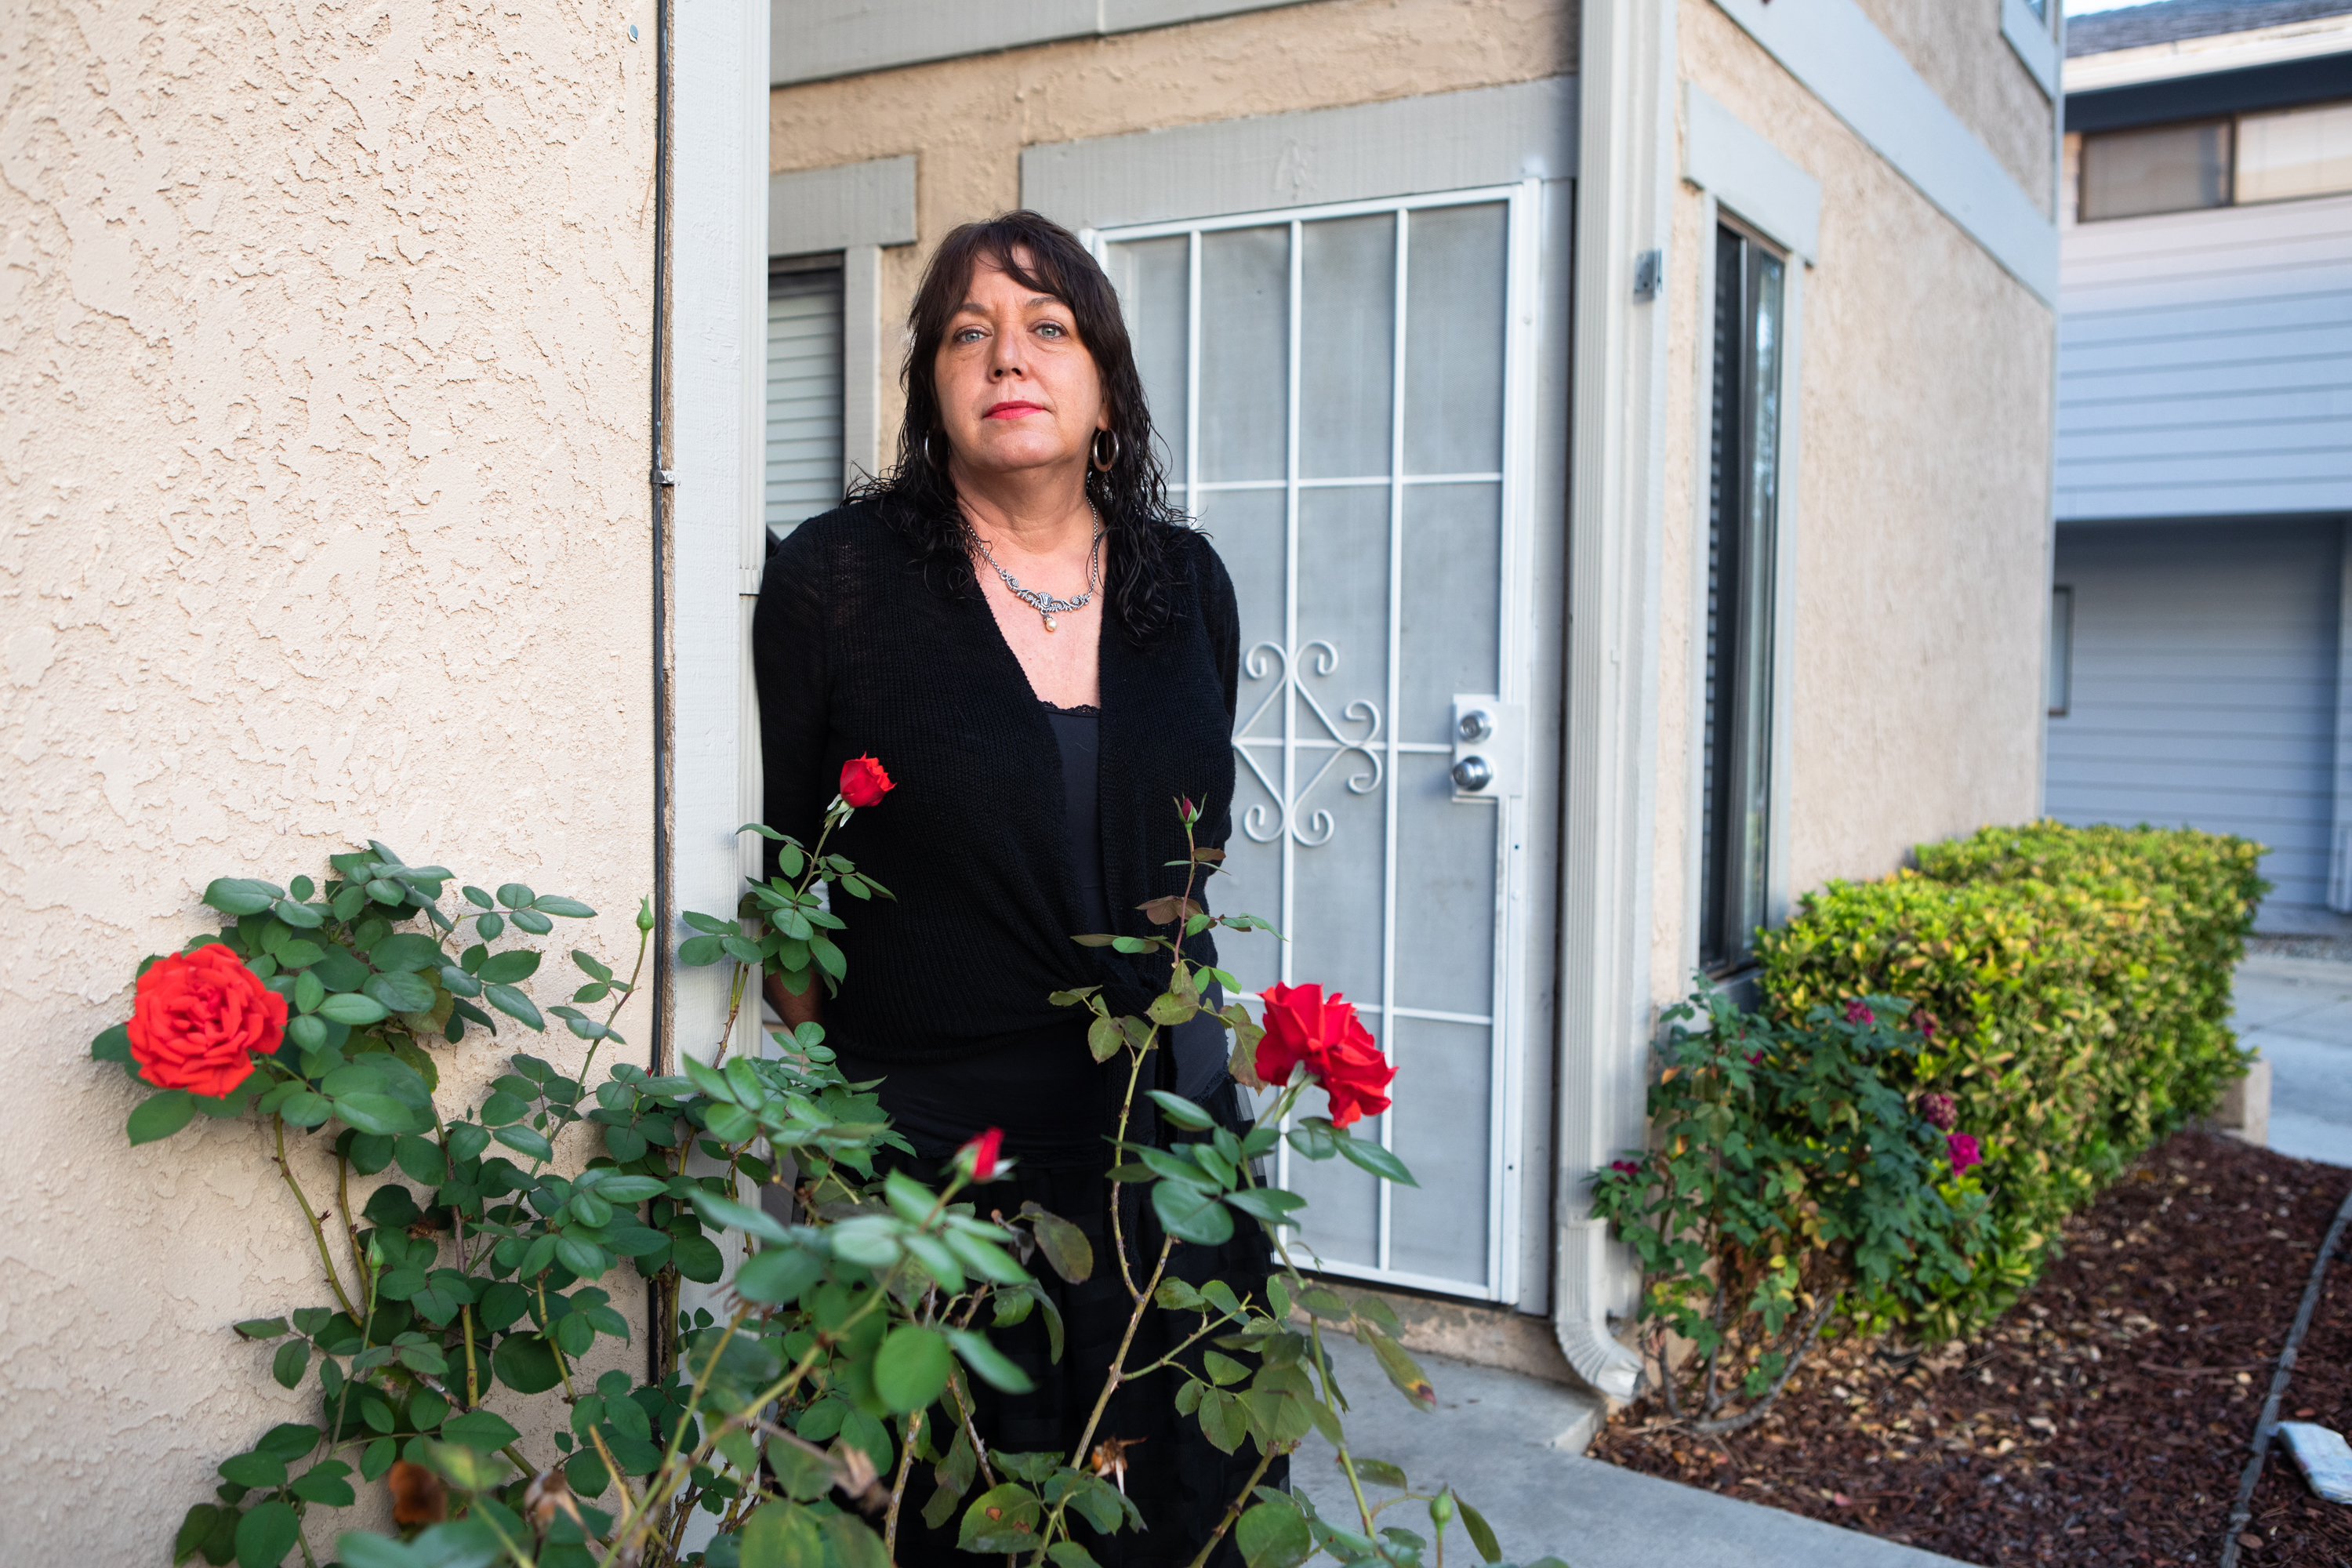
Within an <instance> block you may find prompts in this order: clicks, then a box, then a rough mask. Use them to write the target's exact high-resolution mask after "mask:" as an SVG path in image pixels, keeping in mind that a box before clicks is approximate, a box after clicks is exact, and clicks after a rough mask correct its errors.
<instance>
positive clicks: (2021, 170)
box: [1855, 0, 2054, 217]
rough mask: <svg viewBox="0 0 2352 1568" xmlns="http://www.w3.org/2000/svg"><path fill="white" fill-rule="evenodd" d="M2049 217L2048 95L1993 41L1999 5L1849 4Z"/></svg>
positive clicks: (1968, 0)
mask: <svg viewBox="0 0 2352 1568" xmlns="http://www.w3.org/2000/svg"><path fill="white" fill-rule="evenodd" d="M1855 4H1856V5H1860V6H1861V7H1862V10H1863V13H1864V15H1865V16H1868V17H1869V18H1870V19H1871V20H1872V21H1873V22H1874V23H1876V24H1877V26H1878V30H1879V31H1880V32H1882V33H1884V34H1885V35H1886V37H1887V39H1888V41H1889V42H1891V43H1893V44H1894V46H1895V47H1896V48H1898V49H1900V50H1902V51H1903V57H1904V58H1906V59H1907V60H1909V61H1910V62H1911V68H1912V69H1913V70H1916V71H1917V72H1918V73H1919V74H1920V75H1921V76H1923V77H1925V78H1926V79H1927V85H1928V86H1929V87H1932V88H1934V89H1936V96H1937V97H1938V98H1940V99H1942V100H1944V103H1945V106H1946V107H1947V108H1948V109H1950V110H1951V111H1952V112H1953V113H1955V114H1957V115H1958V116H1959V117H1960V121H1961V122H1962V123H1963V124H1965V125H1967V126H1968V128H1969V130H1970V131H1973V132H1976V137H1977V140H1978V141H1979V142H1983V143H1984V144H1985V145H1986V146H1987V147H1989V148H1990V149H1991V151H1992V154H1993V156H1994V157H1996V158H1998V159H2000V163H2001V167H2003V168H2004V169H2007V170H2008V171H2009V174H2010V177H2011V179H2013V180H2015V181H2016V182H2017V183H2018V184H2021V185H2022V186H2024V187H2025V194H2026V195H2029V196H2031V197H2032V198H2033V205H2035V206H2037V207H2040V208H2041V209H2042V216H2045V217H2046V216H2049V215H2050V201H2051V195H2052V193H2051V184H2052V175H2051V164H2052V156H2053V153H2052V147H2051V137H2052V135H2053V125H2054V121H2053V118H2052V115H2051V112H2050V95H2049V94H2047V93H2045V92H2043V91H2042V84H2041V83H2040V82H2037V81H2035V80H2034V79H2033V73H2032V71H2030V70H2027V69H2026V68H2025V62H2024V61H2023V60H2021V59H2019V58H2017V51H2016V50H2015V49H2013V48H2011V47H2010V44H2009V40H2008V39H2007V38H2004V37H2001V32H2000V0H1855Z"/></svg>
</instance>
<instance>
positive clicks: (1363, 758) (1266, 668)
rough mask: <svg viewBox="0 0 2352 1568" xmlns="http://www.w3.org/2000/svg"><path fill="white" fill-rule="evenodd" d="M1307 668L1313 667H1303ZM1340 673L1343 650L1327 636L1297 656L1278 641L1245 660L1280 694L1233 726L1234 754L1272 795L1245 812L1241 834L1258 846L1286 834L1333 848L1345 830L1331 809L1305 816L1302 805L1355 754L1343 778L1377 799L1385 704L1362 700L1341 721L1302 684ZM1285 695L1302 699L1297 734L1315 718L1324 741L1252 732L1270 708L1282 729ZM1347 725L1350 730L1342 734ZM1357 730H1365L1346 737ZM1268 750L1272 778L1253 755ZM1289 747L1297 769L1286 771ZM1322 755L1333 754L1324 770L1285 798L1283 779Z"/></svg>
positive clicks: (1353, 791) (1248, 670)
mask: <svg viewBox="0 0 2352 1568" xmlns="http://www.w3.org/2000/svg"><path fill="white" fill-rule="evenodd" d="M1301 656H1304V657H1303V658H1302V657H1301ZM1302 664H1303V665H1305V666H1306V667H1307V668H1305V669H1304V670H1302V668H1301V666H1302ZM1242 669H1243V672H1244V674H1246V675H1247V676H1248V677H1249V679H1252V680H1267V679H1271V680H1272V681H1273V682H1274V687H1273V689H1271V690H1269V691H1268V692H1267V693H1266V694H1265V698H1264V700H1261V701H1260V702H1259V703H1258V705H1257V707H1256V708H1255V709H1254V710H1251V713H1250V716H1249V717H1248V718H1247V719H1245V720H1244V721H1242V722H1241V723H1240V724H1238V725H1236V726H1234V754H1235V755H1237V756H1239V757H1240V758H1241V760H1242V763H1243V765H1244V766H1245V767H1247V768H1248V769H1249V771H1250V772H1251V773H1253V774H1255V776H1256V778H1257V782H1258V783H1259V784H1262V785H1264V786H1265V793H1266V794H1267V795H1269V796H1271V797H1272V805H1271V806H1270V807H1269V805H1268V804H1267V803H1266V802H1265V801H1260V802H1258V803H1256V804H1255V805H1252V806H1251V807H1250V808H1249V809H1248V810H1247V811H1246V812H1244V813H1243V815H1242V831H1243V832H1244V833H1245V834H1247V835H1248V836H1249V837H1250V838H1251V839H1253V840H1254V841H1255V842H1256V843H1259V844H1271V843H1273V842H1274V841H1275V840H1276V839H1277V838H1280V837H1282V836H1283V835H1284V834H1285V833H1287V834H1289V835H1290V837H1291V838H1292V839H1293V840H1294V841H1295V842H1297V844H1299V845H1301V846H1303V847H1307V848H1309V849H1312V848H1314V847H1317V846H1318V845H1323V844H1328V843H1329V842H1330V841H1331V834H1332V832H1333V830H1334V829H1335V828H1336V826H1338V825H1337V823H1336V822H1335V821H1334V819H1333V817H1332V816H1331V814H1330V812H1328V810H1322V809H1317V810H1314V811H1307V812H1302V809H1301V808H1302V807H1304V806H1305V805H1306V804H1307V797H1308V796H1309V795H1313V794H1314V793H1315V789H1316V786H1317V785H1318V784H1321V783H1322V782H1323V778H1324V775H1325V774H1327V773H1329V772H1330V771H1331V770H1332V769H1333V768H1336V767H1338V766H1339V764H1340V763H1341V762H1343V761H1345V760H1346V759H1347V758H1348V757H1349V756H1350V755H1353V756H1354V757H1355V758H1356V759H1357V763H1356V771H1355V772H1354V773H1352V774H1350V775H1349V776H1348V777H1347V778H1346V779H1345V780H1344V781H1342V782H1344V783H1345V784H1346V785H1347V787H1348V793H1349V795H1370V794H1371V793H1372V791H1374V790H1376V789H1378V788H1380V787H1381V776H1382V770H1383V768H1384V767H1385V765H1386V764H1385V762H1384V760H1383V758H1382V757H1381V752H1378V751H1377V750H1375V749H1374V744H1375V742H1378V741H1379V740H1380V738H1381V710H1380V707H1379V705H1378V704H1376V703H1373V702H1370V701H1369V700H1365V699H1363V698H1358V699H1356V700H1354V701H1352V702H1349V704H1347V705H1346V706H1345V707H1343V708H1341V709H1340V710H1339V718H1338V719H1337V720H1335V719H1333V718H1332V716H1331V710H1329V709H1328V708H1326V707H1325V706H1324V705H1323V703H1322V702H1321V701H1319V700H1317V698H1316V696H1315V693H1314V692H1312V691H1310V690H1309V689H1307V685H1306V682H1305V680H1304V679H1302V676H1303V675H1305V674H1309V673H1311V674H1312V675H1313V676H1314V677H1315V678H1316V679H1328V678H1329V677H1330V676H1332V675H1333V674H1335V673H1337V672H1338V670H1339V649H1338V648H1336V647H1332V646H1331V645H1330V644H1329V643H1328V642H1327V641H1325V640H1323V639H1322V638H1320V637H1318V638H1317V639H1316V640H1315V641H1313V642H1310V643H1307V644H1306V645H1305V646H1303V647H1300V648H1299V649H1298V650H1297V654H1294V653H1293V652H1292V651H1291V650H1290V649H1288V648H1286V647H1283V646H1282V645H1281V644H1279V643H1272V642H1262V643H1259V644H1257V645H1256V646H1255V647H1252V648H1251V649H1250V650H1249V655H1248V657H1247V658H1244V660H1243V661H1242ZM1286 695H1295V696H1296V698H1297V709H1296V710H1295V711H1296V712H1297V714H1298V716H1299V722H1298V731H1303V730H1305V728H1306V723H1305V721H1306V720H1307V719H1308V718H1310V717H1311V718H1312V720H1313V721H1314V722H1315V723H1317V724H1318V725H1320V726H1321V727H1322V731H1323V734H1322V735H1321V736H1319V737H1318V736H1313V735H1308V734H1304V733H1300V732H1298V731H1293V732H1291V733H1290V734H1288V735H1283V734H1273V735H1257V734H1253V733H1251V731H1253V730H1255V728H1256V726H1257V722H1258V721H1259V720H1261V719H1263V718H1265V715H1266V714H1267V713H1268V712H1269V711H1272V712H1273V713H1274V715H1275V720H1276V723H1277V724H1279V723H1280V722H1281V720H1282V713H1281V711H1280V710H1278V709H1276V702H1277V701H1279V700H1281V699H1283V698H1284V697H1285V696H1286ZM1342 725H1345V726H1346V727H1347V729H1342V727H1341V726H1342ZM1358 727H1360V728H1361V729H1362V731H1363V733H1361V734H1349V733H1348V732H1347V731H1348V730H1352V729H1355V728H1358ZM1266 750H1270V751H1272V752H1275V753H1276V761H1277V767H1276V772H1275V773H1274V774H1273V775H1272V776H1269V775H1268V773H1267V771H1266V769H1265V767H1264V766H1262V765H1261V764H1260V763H1259V761H1258V759H1257V758H1256V757H1255V756H1253V755H1252V754H1251V753H1252V752H1254V751H1266ZM1285 750H1287V751H1289V752H1291V753H1292V758H1291V762H1292V765H1291V766H1289V767H1287V768H1284V767H1281V766H1280V765H1279V762H1280V756H1281V753H1282V752H1284V751H1285ZM1315 752H1324V753H1326V755H1325V756H1324V758H1323V764H1322V766H1320V767H1318V768H1317V769H1315V771H1314V772H1313V773H1310V774H1308V775H1307V778H1306V779H1305V781H1304V782H1303V783H1301V784H1299V785H1298V786H1297V790H1296V791H1295V792H1293V793H1291V794H1288V795H1286V794H1285V793H1284V791H1283V787H1282V780H1283V778H1284V777H1286V776H1291V775H1295V774H1297V773H1298V772H1299V771H1300V769H1299V766H1298V764H1299V763H1303V762H1304V760H1305V757H1306V756H1307V755H1311V754H1312V753H1315Z"/></svg>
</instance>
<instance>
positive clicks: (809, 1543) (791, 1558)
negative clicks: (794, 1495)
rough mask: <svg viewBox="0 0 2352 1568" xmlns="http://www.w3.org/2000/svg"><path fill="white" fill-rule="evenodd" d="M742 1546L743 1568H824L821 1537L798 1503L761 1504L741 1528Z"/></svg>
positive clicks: (815, 1523)
mask: <svg viewBox="0 0 2352 1568" xmlns="http://www.w3.org/2000/svg"><path fill="white" fill-rule="evenodd" d="M779 1447H790V1445H779ZM827 1473H828V1474H830V1472H829V1471H828V1472H827ZM831 1484H832V1483H831V1482H830V1480H828V1481H827V1483H826V1485H827V1486H828V1487H830V1485H831ZM817 1495H818V1496H819V1497H822V1496H824V1492H823V1491H819V1492H818V1493H817ZM742 1543H743V1557H742V1568H824V1531H821V1530H820V1529H818V1527H817V1522H816V1520H815V1518H814V1516H813V1515H812V1514H810V1513H809V1511H808V1510H806V1509H803V1508H802V1507H800V1506H799V1505H798V1504H797V1503H789V1502H771V1503H764V1504H762V1505H761V1508H760V1510H759V1511H758V1512H756V1513H754V1514H752V1516H751V1519H750V1521H748V1522H746V1523H745V1524H744V1526H743V1534H742Z"/></svg>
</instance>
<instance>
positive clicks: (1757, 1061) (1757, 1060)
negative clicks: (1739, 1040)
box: [1748, 1051, 1764, 1068]
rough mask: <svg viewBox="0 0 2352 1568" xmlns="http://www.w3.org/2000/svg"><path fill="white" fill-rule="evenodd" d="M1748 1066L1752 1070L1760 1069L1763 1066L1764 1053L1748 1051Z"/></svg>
mask: <svg viewBox="0 0 2352 1568" xmlns="http://www.w3.org/2000/svg"><path fill="white" fill-rule="evenodd" d="M1763 1065H1764V1053H1763V1052H1762V1051H1750V1052H1748V1066H1749V1067H1752V1068H1753V1067H1762V1066H1763Z"/></svg>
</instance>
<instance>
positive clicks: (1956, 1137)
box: [1944, 1132, 1984, 1176]
mask: <svg viewBox="0 0 2352 1568" xmlns="http://www.w3.org/2000/svg"><path fill="white" fill-rule="evenodd" d="M1944 1147H1945V1150H1946V1152H1948V1153H1949V1154H1950V1155H1951V1156H1952V1174H1954V1175H1955V1176H1957V1175H1959V1174H1961V1173H1964V1172H1966V1171H1967V1170H1968V1168H1969V1166H1970V1165H1981V1164H1983V1163H1984V1151H1983V1150H1982V1149H1981V1148H1979V1146H1978V1144H1977V1141H1976V1138H1975V1136H1974V1135H1973V1134H1971V1133H1967V1132H1954V1133H1951V1134H1949V1135H1948V1136H1947V1137H1946V1138H1945V1140H1944Z"/></svg>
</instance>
